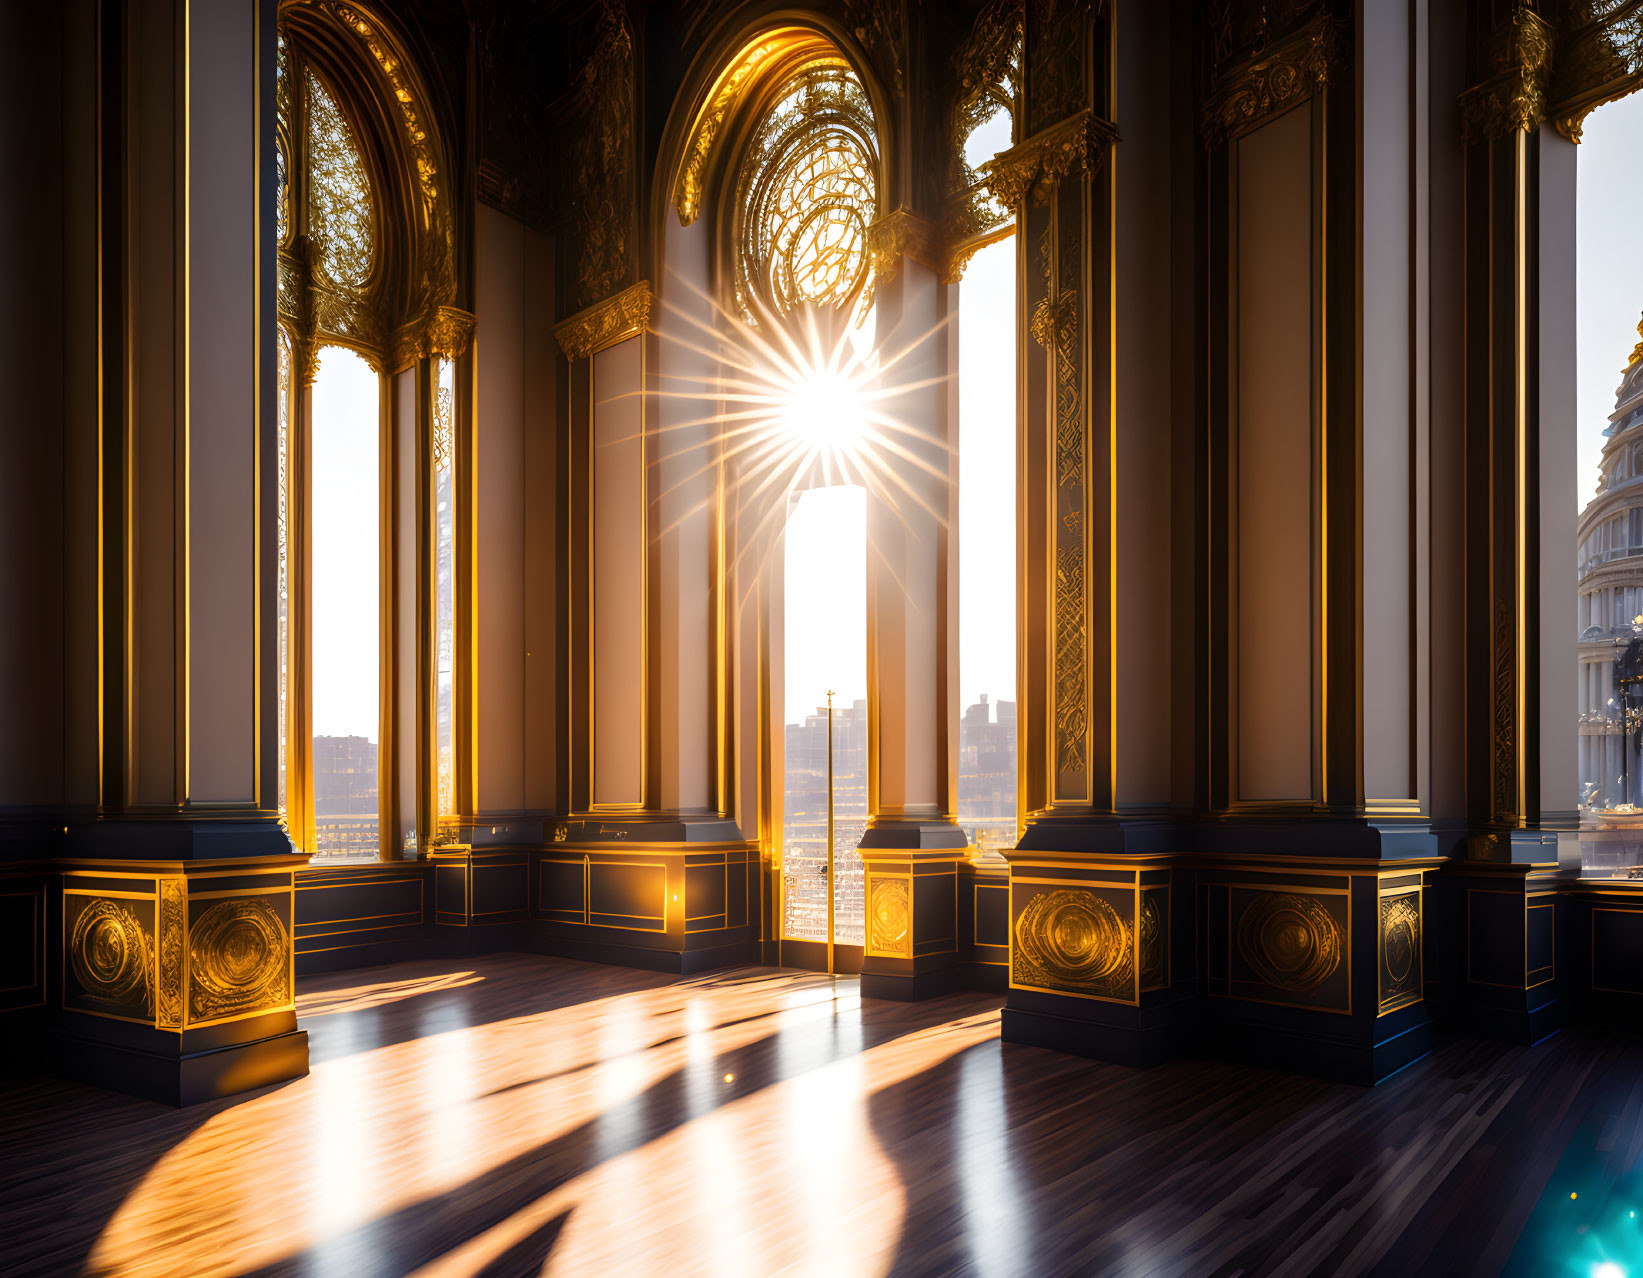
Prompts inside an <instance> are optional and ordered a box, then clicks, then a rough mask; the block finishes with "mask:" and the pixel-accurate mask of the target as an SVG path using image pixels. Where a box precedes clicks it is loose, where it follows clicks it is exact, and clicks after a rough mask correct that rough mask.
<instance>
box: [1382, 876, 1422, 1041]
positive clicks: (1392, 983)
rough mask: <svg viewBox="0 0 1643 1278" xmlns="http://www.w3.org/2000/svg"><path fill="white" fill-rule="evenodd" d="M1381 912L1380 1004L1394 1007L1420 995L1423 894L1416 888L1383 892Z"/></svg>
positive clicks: (1387, 1008)
mask: <svg viewBox="0 0 1643 1278" xmlns="http://www.w3.org/2000/svg"><path fill="white" fill-rule="evenodd" d="M1380 916H1381V917H1380V924H1381V991H1380V1007H1381V1010H1382V1011H1390V1010H1392V1009H1393V1008H1395V1007H1401V1006H1403V1005H1404V1004H1407V1003H1411V1002H1414V1001H1415V1000H1416V999H1417V998H1419V997H1420V993H1421V964H1420V958H1421V953H1420V949H1421V919H1420V897H1419V896H1418V895H1417V894H1416V893H1413V892H1407V893H1404V894H1403V895H1401V896H1383V897H1382V898H1381V900H1380Z"/></svg>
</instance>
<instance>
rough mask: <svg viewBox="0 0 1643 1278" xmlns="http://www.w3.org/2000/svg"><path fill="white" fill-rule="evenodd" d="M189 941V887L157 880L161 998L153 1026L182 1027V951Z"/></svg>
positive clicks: (173, 881)
mask: <svg viewBox="0 0 1643 1278" xmlns="http://www.w3.org/2000/svg"><path fill="white" fill-rule="evenodd" d="M187 939H188V885H187V884H186V883H184V882H183V881H182V880H181V879H161V880H160V997H159V1006H158V1007H157V1008H156V1009H155V1013H156V1014H155V1018H154V1021H155V1024H156V1025H158V1026H159V1027H160V1028H161V1029H180V1028H181V1027H182V1023H183V950H184V947H185V946H186V944H187Z"/></svg>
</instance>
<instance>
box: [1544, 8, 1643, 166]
mask: <svg viewBox="0 0 1643 1278" xmlns="http://www.w3.org/2000/svg"><path fill="white" fill-rule="evenodd" d="M1561 17H1562V24H1563V25H1562V29H1561V30H1560V31H1559V33H1558V37H1557V56H1556V57H1555V58H1554V59H1553V76H1552V97H1553V99H1554V102H1555V105H1554V107H1553V108H1552V114H1553V117H1554V121H1555V123H1556V125H1557V129H1558V132H1560V133H1562V134H1563V135H1564V136H1565V137H1567V138H1568V139H1569V140H1570V141H1572V142H1578V141H1580V130H1581V125H1582V124H1583V123H1584V121H1585V119H1586V117H1587V116H1588V115H1590V114H1591V113H1592V112H1593V111H1594V110H1596V109H1597V108H1598V107H1600V106H1602V105H1603V104H1604V103H1605V102H1613V101H1614V100H1615V99H1616V98H1621V97H1624V96H1625V95H1626V94H1628V93H1632V92H1634V91H1635V90H1636V89H1638V88H1639V87H1643V26H1640V25H1639V23H1638V10H1637V6H1636V5H1635V4H1633V3H1628V2H1625V0H1622V2H1621V3H1614V2H1612V0H1611V2H1610V3H1603V4H1592V3H1588V4H1581V5H1569V6H1567V7H1566V8H1565V9H1564V10H1563V13H1562V15H1561Z"/></svg>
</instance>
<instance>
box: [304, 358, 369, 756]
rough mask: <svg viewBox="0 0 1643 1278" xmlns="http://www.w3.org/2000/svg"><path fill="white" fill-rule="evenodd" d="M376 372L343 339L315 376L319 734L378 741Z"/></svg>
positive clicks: (316, 706)
mask: <svg viewBox="0 0 1643 1278" xmlns="http://www.w3.org/2000/svg"><path fill="white" fill-rule="evenodd" d="M377 411H378V410H377V375H376V374H375V373H373V372H372V371H371V370H370V367H369V366H368V365H367V364H366V363H365V361H364V360H363V359H361V358H360V357H359V356H358V355H355V354H354V353H353V352H352V351H348V350H344V349H342V348H341V347H338V346H327V347H326V348H325V349H324V351H322V352H321V353H320V362H319V376H318V377H316V378H315V379H314V399H313V425H312V432H311V437H312V439H313V455H312V468H311V471H310V482H311V483H312V485H313V487H312V500H311V501H310V503H309V512H310V520H311V531H312V534H313V547H314V554H313V557H312V560H313V562H312V576H311V581H312V585H313V596H312V599H313V628H314V735H315V736H317V737H324V736H333V737H341V736H359V737H366V738H368V739H369V740H372V741H375V740H376V739H377V727H378V716H377V659H378V653H379V644H378V642H377V628H378V618H379V613H378V607H379V603H378V591H377V568H378V564H377V547H378V544H379V537H380V534H379V531H378V525H377V492H378V488H379V483H380V480H379V475H378V457H379V452H378V450H379V438H378V436H379V431H380V425H379V422H378V418H377Z"/></svg>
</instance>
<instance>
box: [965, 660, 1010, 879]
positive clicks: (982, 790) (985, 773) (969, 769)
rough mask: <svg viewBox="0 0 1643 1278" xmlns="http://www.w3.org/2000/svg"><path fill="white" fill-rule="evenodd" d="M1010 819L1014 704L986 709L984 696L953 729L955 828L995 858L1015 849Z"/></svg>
mask: <svg viewBox="0 0 1643 1278" xmlns="http://www.w3.org/2000/svg"><path fill="white" fill-rule="evenodd" d="M994 709H996V710H997V713H998V717H997V718H996V719H995V718H993V715H992V712H993V711H994ZM1016 819H1017V812H1016V739H1015V702H1013V701H998V702H994V703H992V704H989V703H988V701H987V694H986V693H985V692H984V693H982V694H981V700H980V701H978V702H977V703H976V704H975V705H973V706H970V707H969V708H967V709H966V710H965V711H964V717H963V718H962V719H960V720H959V724H958V823H959V824H960V825H961V826H963V827H964V829H965V832H966V833H968V834H969V836H970V842H971V844H972V845H974V846H975V847H976V849H977V851H978V853H979V854H980V855H983V856H986V857H988V858H995V857H997V855H998V853H999V852H1000V850H1001V849H1003V848H1013V847H1014V846H1015V839H1016Z"/></svg>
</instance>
